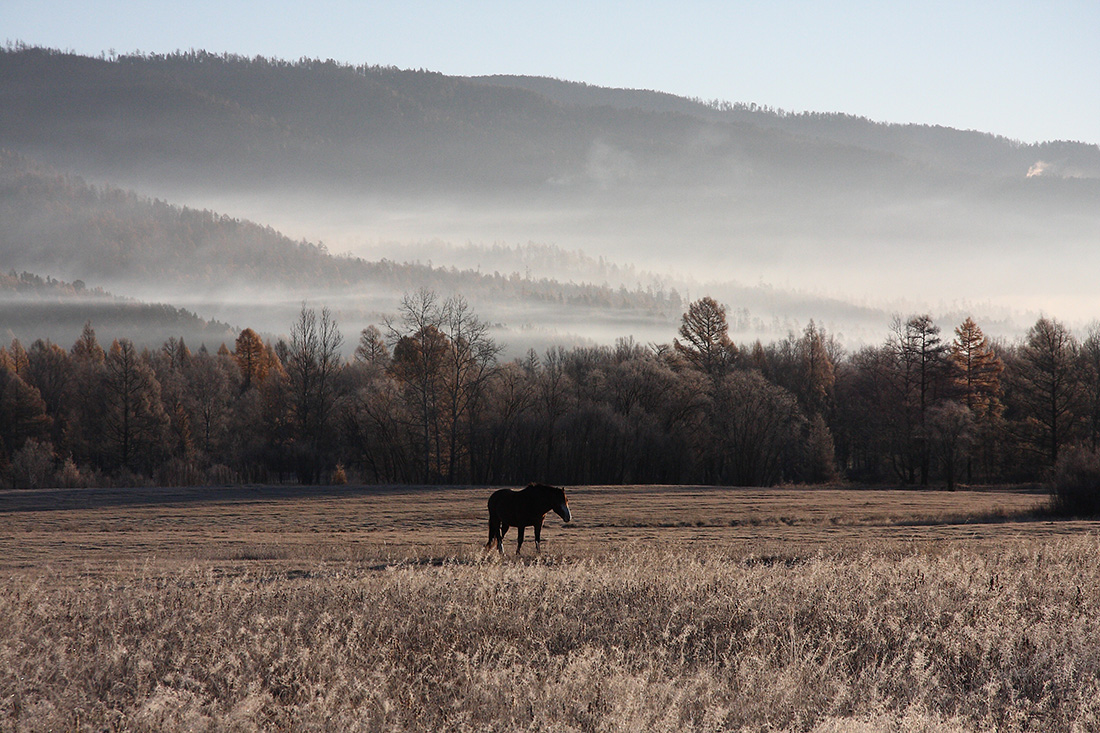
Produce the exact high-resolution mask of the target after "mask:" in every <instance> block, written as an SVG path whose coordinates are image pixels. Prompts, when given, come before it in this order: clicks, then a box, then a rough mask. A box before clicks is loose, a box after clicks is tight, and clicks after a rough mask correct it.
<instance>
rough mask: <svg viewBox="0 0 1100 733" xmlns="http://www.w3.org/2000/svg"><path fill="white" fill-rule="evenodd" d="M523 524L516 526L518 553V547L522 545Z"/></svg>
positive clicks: (517, 552) (517, 548) (517, 551)
mask: <svg viewBox="0 0 1100 733" xmlns="http://www.w3.org/2000/svg"><path fill="white" fill-rule="evenodd" d="M523 530H524V527H523V525H520V526H518V527H516V535H517V536H516V554H517V555H518V554H519V548H521V547H523Z"/></svg>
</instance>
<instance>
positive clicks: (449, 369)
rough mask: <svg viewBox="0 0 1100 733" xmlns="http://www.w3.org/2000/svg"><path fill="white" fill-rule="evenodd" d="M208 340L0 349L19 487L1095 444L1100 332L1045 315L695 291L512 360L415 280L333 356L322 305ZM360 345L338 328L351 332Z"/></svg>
mask: <svg viewBox="0 0 1100 733" xmlns="http://www.w3.org/2000/svg"><path fill="white" fill-rule="evenodd" d="M289 334H290V335H289V337H288V338H286V339H277V340H275V341H274V342H272V341H271V340H269V341H267V342H265V341H264V340H263V339H262V338H261V337H260V336H259V335H258V334H257V333H256V332H255V331H254V330H252V329H250V328H246V329H244V330H243V331H241V332H240V333H239V335H238V336H237V337H236V339H235V340H232V341H231V342H230V343H223V344H222V345H221V346H220V347H219V348H217V349H216V350H215V351H211V350H208V349H207V348H206V346H205V345H203V346H201V347H200V348H198V349H197V350H196V351H192V350H191V348H190V347H189V346H188V345H187V344H186V343H185V342H184V340H183V339H181V338H174V337H173V338H170V339H168V340H167V341H166V342H165V343H164V344H163V346H162V347H161V348H159V349H156V350H150V349H141V350H139V349H138V348H136V347H135V346H134V344H133V342H132V341H130V340H128V339H124V338H120V339H117V340H115V341H113V342H112V343H110V344H100V343H99V342H98V340H97V338H96V334H95V329H94V324H92V323H91V322H89V323H87V324H86V325H85V326H84V329H83V331H82V333H80V334H78V335H77V337H76V340H75V342H74V343H73V344H72V345H71V347H70V348H67V349H66V348H64V347H63V346H62V345H59V344H56V343H52V342H50V341H49V340H41V339H39V340H36V341H34V342H33V343H32V344H30V345H29V346H24V345H23V344H22V343H21V342H20V341H19V340H18V339H15V340H12V342H11V343H10V344H9V345H8V346H6V347H4V348H0V474H2V478H3V482H4V485H5V486H6V487H8V488H13V489H18V488H33V487H42V486H46V485H55V486H63V487H80V486H112V485H145V486H170V485H189V484H190V485H206V484H211V485H225V484H236V483H277V482H300V483H303V484H342V483H347V482H352V483H399V484H440V483H442V484H485V485H496V484H504V485H515V484H523V483H526V482H528V481H532V480H540V481H546V482H551V483H557V484H565V485H579V484H678V483H696V484H718V485H735V486H768V485H776V484H781V483H788V484H792V483H812V484H820V483H830V482H837V481H851V482H857V483H861V484H887V485H907V486H921V487H939V488H947V489H953V488H955V487H956V486H958V485H960V484H965V485H972V484H990V483H1007V482H1034V481H1039V480H1042V479H1043V478H1044V477H1045V476H1046V475H1047V474H1048V471H1049V470H1050V469H1051V468H1052V467H1054V466H1056V465H1058V464H1059V463H1060V462H1063V463H1064V462H1065V461H1067V460H1076V459H1077V458H1076V457H1079V456H1080V455H1082V454H1087V455H1092V454H1094V453H1095V451H1096V449H1097V444H1098V440H1100V328H1096V327H1094V328H1093V329H1091V330H1090V331H1089V332H1088V334H1087V336H1086V338H1084V340H1083V341H1081V340H1078V338H1077V337H1075V336H1074V334H1073V333H1072V332H1071V331H1070V330H1069V329H1068V328H1067V327H1066V326H1064V325H1063V324H1062V323H1060V322H1059V321H1057V320H1055V319H1051V318H1047V317H1042V318H1039V319H1038V320H1037V321H1036V322H1035V324H1034V325H1033V326H1032V327H1031V328H1030V330H1029V331H1028V332H1027V334H1026V336H1025V337H1024V338H1023V339H1022V340H1020V341H1019V342H1017V343H1004V342H995V341H994V340H992V339H990V338H989V337H987V336H986V335H985V334H983V332H982V329H981V328H980V326H979V325H978V324H976V323H975V322H974V321H973V320H971V319H970V318H967V319H966V320H964V321H963V322H962V323H959V324H954V325H952V326H950V327H949V328H947V329H946V330H945V329H941V326H940V325H938V324H936V323H934V322H933V320H932V318H931V317H929V316H927V315H913V316H910V317H906V318H902V317H897V318H896V319H895V320H894V323H893V325H892V327H891V328H890V331H889V333H888V334H886V335H885V338H884V340H883V341H882V342H881V344H880V345H875V346H866V347H863V348H860V349H858V350H855V351H853V352H850V353H849V352H846V351H845V350H844V349H842V348H841V346H840V345H839V344H838V342H837V340H836V339H835V338H834V337H833V336H832V335H830V334H828V333H826V332H825V330H824V329H822V328H820V327H818V326H817V325H816V324H815V323H814V322H813V321H811V322H810V323H809V324H808V325H807V326H806V327H805V329H804V330H803V331H802V332H801V333H792V334H790V335H789V336H788V337H787V338H786V339H783V340H780V341H777V342H773V343H770V344H764V343H761V342H760V341H756V342H754V343H751V344H736V343H734V342H733V341H732V340H731V339H730V336H729V324H728V322H727V308H726V306H724V305H723V304H721V303H718V302H717V301H715V300H714V299H713V298H710V297H703V298H700V299H698V300H696V301H693V302H691V303H690V304H689V305H688V306H687V309H686V311H685V312H684V313H683V315H682V317H681V319H680V326H679V329H678V332H677V334H676V336H675V338H673V339H672V340H671V341H670V342H669V343H661V344H640V343H636V342H635V341H634V340H633V339H632V338H620V339H619V340H618V341H616V342H615V344H614V346H596V347H576V348H572V349H566V348H563V347H554V348H550V349H548V350H546V351H545V352H544V353H541V354H539V353H536V352H535V351H533V350H532V351H530V352H528V353H527V355H526V356H525V357H522V358H517V359H513V360H510V361H506V360H504V359H502V358H501V354H502V352H503V347H502V344H500V343H497V342H496V341H495V340H494V338H493V337H492V335H491V331H490V328H489V325H488V324H487V323H485V322H484V321H483V320H481V319H480V318H479V317H478V315H477V314H476V313H474V311H473V309H472V308H471V307H470V305H469V304H468V303H467V301H465V300H464V299H463V298H461V297H459V296H454V297H451V298H447V299H443V298H440V297H439V296H438V295H437V294H436V293H435V292H434V291H431V290H428V289H421V290H418V291H416V292H413V293H407V294H406V295H405V296H404V298H403V299H402V301H401V303H400V307H399V309H398V311H397V315H396V316H394V317H393V318H391V319H387V320H386V321H384V322H383V323H381V324H379V325H377V326H375V325H372V326H369V327H367V328H365V329H363V330H362V332H361V333H360V334H358V342H357V344H356V345H355V349H354V356H353V357H352V358H350V359H346V358H344V357H343V356H342V354H343V353H346V352H345V351H344V349H343V347H344V346H345V343H344V339H345V336H344V335H343V333H341V331H340V328H339V324H338V323H337V321H336V319H335V317H334V316H333V314H332V313H331V312H330V311H329V310H328V309H327V308H322V309H321V310H320V311H318V310H316V309H313V308H309V307H306V306H304V305H303V306H302V309H301V312H300V313H299V315H298V317H297V319H296V320H295V322H294V323H293V324H291V327H290V330H289ZM348 346H350V345H348Z"/></svg>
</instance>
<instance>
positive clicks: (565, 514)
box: [557, 504, 571, 522]
mask: <svg viewBox="0 0 1100 733" xmlns="http://www.w3.org/2000/svg"><path fill="white" fill-rule="evenodd" d="M557 511H558V516H560V517H561V518H562V521H565V522H568V521H569V517H570V516H571V515H570V514H569V505H568V504H562V505H561V506H560V507H558V509H557Z"/></svg>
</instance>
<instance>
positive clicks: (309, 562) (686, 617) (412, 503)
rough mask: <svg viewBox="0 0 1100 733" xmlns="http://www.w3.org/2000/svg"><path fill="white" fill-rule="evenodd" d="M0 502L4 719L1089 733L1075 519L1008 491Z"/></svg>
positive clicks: (1082, 581) (159, 492)
mask: <svg viewBox="0 0 1100 733" xmlns="http://www.w3.org/2000/svg"><path fill="white" fill-rule="evenodd" d="M567 490H568V494H569V500H570V507H571V509H572V513H573V522H571V523H570V524H568V525H563V524H562V522H561V521H560V520H559V519H558V518H557V517H556V516H554V515H552V514H551V515H550V516H549V517H548V518H547V523H546V527H545V529H544V534H543V546H542V552H541V554H540V555H538V556H537V557H536V555H535V547H534V541H533V537H532V534H531V532H530V530H528V533H527V542H525V544H524V548H523V549H524V554H523V556H522V557H521V558H516V557H515V556H514V554H513V553H514V549H515V530H514V529H513V530H511V531H510V532H509V534H508V535H507V536H506V537H505V554H504V555H503V556H500V555H498V554H497V553H496V552H488V553H487V552H485V550H484V544H485V541H486V539H487V534H488V532H487V524H486V510H485V501H486V499H487V498H488V495H489V494H490V493H491V490H490V489H487V488H438V487H399V488H398V487H324V488H301V487H245V488H227V489H218V488H204V489H195V488H172V489H114V490H50V491H37V492H2V493H0V583H2V587H0V730H21V731H22V730H32V731H33V730H105V729H106V730H234V731H236V730H242V731H244V730H295V731H298V730H379V731H383V730H471V731H473V730H500V731H511V730H577V731H636V730H669V731H672V730H675V731H680V730H818V731H832V730H838V731H839V730H859V731H863V730H866V731H878V730H906V731H909V730H916V731H939V730H994V729H996V730H1043V731H1060V730H1064V731H1070V730H1097V729H1100V563H1098V562H1097V557H1098V556H1100V533H1098V530H1100V524H1098V523H1095V522H1086V521H1052V520H1050V519H1049V518H1047V517H1046V516H1045V514H1044V513H1043V511H1042V508H1043V506H1044V505H1045V503H1046V500H1047V497H1046V496H1045V495H1043V494H1038V493H1029V492H1026V491H1008V490H1005V491H992V490H990V491H980V492H967V491H959V492H938V491H923V492H922V491H901V490H895V491H889V490H855V489H849V490H845V489H800V488H795V489H789V488H784V489H725V488H713V487H651V486H645V487H570V488H568V489H567Z"/></svg>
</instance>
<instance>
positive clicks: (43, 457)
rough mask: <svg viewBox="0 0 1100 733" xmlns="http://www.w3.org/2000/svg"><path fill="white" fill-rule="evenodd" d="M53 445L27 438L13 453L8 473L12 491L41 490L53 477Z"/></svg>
mask: <svg viewBox="0 0 1100 733" xmlns="http://www.w3.org/2000/svg"><path fill="white" fill-rule="evenodd" d="M53 462H54V455H53V444H52V443H50V442H49V441H43V442H39V441H38V440H36V439H35V438H28V439H27V442H25V443H24V444H23V447H22V448H20V449H19V450H17V451H16V452H15V454H14V455H13V456H12V459H11V466H10V467H9V468H8V472H9V474H10V476H11V487H12V488H13V489H41V488H43V487H45V486H46V485H47V484H49V483H50V479H51V478H52V477H53Z"/></svg>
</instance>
